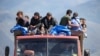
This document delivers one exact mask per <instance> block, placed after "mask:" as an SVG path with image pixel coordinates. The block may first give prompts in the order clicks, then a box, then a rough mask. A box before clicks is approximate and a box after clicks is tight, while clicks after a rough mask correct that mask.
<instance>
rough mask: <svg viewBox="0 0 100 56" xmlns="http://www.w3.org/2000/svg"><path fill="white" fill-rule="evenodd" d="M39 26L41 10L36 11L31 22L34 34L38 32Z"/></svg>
mask: <svg viewBox="0 0 100 56" xmlns="http://www.w3.org/2000/svg"><path fill="white" fill-rule="evenodd" d="M39 26H40V14H39V12H35V13H34V16H33V17H32V19H31V22H30V30H31V31H32V33H33V34H36V32H37V28H38V27H39Z"/></svg>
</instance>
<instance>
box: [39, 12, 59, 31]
mask: <svg viewBox="0 0 100 56" xmlns="http://www.w3.org/2000/svg"><path fill="white" fill-rule="evenodd" d="M41 23H42V24H44V28H45V29H46V30H47V32H49V31H50V29H51V28H52V27H53V26H55V25H57V22H56V20H55V19H54V18H53V17H52V14H51V13H50V12H48V13H47V14H46V16H45V17H43V18H42V19H41Z"/></svg>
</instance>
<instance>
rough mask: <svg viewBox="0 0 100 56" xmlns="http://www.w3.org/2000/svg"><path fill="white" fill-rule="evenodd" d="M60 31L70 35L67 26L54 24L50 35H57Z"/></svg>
mask: <svg viewBox="0 0 100 56" xmlns="http://www.w3.org/2000/svg"><path fill="white" fill-rule="evenodd" d="M61 33H63V34H65V35H67V36H70V35H71V31H70V30H69V29H68V27H67V26H62V25H57V26H54V27H53V28H52V29H51V30H50V34H51V35H59V34H61Z"/></svg>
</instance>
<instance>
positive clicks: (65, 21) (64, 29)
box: [50, 9, 72, 35]
mask: <svg viewBox="0 0 100 56" xmlns="http://www.w3.org/2000/svg"><path fill="white" fill-rule="evenodd" d="M71 14H72V10H70V9H68V10H67V12H66V16H63V17H62V18H61V20H60V24H59V25H57V26H55V27H53V28H52V29H51V31H50V34H51V35H59V34H65V35H71V31H70V29H69V23H70V16H71Z"/></svg>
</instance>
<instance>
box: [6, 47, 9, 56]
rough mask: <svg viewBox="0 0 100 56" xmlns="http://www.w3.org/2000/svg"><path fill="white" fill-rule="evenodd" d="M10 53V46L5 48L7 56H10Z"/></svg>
mask: <svg viewBox="0 0 100 56" xmlns="http://www.w3.org/2000/svg"><path fill="white" fill-rule="evenodd" d="M9 51H10V49H9V46H6V47H5V56H9Z"/></svg>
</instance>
